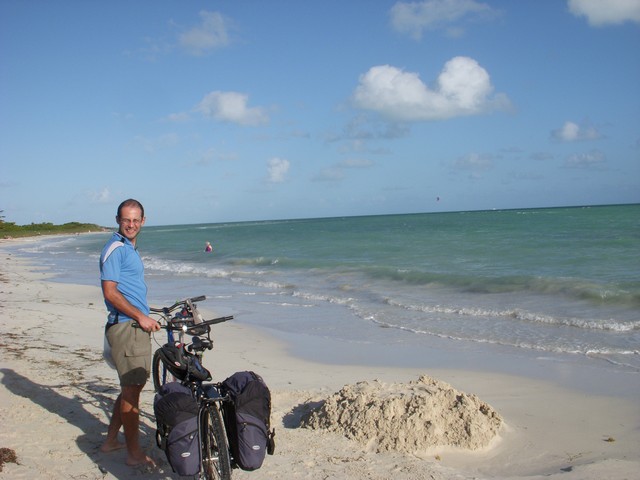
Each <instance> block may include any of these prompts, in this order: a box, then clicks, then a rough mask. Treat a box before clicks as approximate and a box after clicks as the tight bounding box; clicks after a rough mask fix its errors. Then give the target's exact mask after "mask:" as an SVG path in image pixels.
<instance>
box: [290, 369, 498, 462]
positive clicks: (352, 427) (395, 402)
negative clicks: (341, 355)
mask: <svg viewBox="0 0 640 480" xmlns="http://www.w3.org/2000/svg"><path fill="white" fill-rule="evenodd" d="M301 425H302V426H303V427H306V428H314V429H326V430H329V431H332V432H338V433H341V434H343V435H344V436H346V437H347V438H350V439H354V440H358V441H359V442H361V443H364V444H365V445H366V446H367V448H369V449H372V450H375V451H376V452H384V451H398V452H408V453H420V452H424V451H425V450H427V449H428V448H431V447H442V446H453V447H459V448H465V449H470V450H477V449H479V448H483V447H486V446H488V445H489V442H490V441H491V440H492V439H493V438H494V437H495V436H496V435H497V433H498V430H499V429H500V426H501V425H502V418H501V417H500V415H498V413H497V412H496V411H495V410H494V409H493V408H491V407H490V406H489V405H487V404H486V403H484V402H482V401H480V400H479V399H478V397H476V396H475V395H468V394H466V393H462V392H459V391H458V390H456V389H454V388H453V387H451V386H450V385H448V384H447V383H444V382H441V381H439V380H436V379H434V378H431V377H428V376H426V375H424V376H421V377H420V378H419V379H418V380H417V381H411V382H409V383H391V384H385V383H382V382H379V381H378V380H375V381H373V382H359V383H357V384H355V385H347V386H345V387H344V388H342V390H340V391H339V392H337V393H334V394H333V395H332V396H330V397H329V398H328V399H326V400H325V402H324V403H323V404H322V405H321V406H319V407H318V408H316V409H315V410H312V411H311V412H310V413H308V414H306V415H305V416H304V417H303V418H302V422H301Z"/></svg>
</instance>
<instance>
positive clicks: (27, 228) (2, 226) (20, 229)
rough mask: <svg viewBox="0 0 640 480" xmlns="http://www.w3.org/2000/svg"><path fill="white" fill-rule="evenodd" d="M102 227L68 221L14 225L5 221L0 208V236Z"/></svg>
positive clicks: (64, 231)
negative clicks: (56, 223) (58, 223)
mask: <svg viewBox="0 0 640 480" xmlns="http://www.w3.org/2000/svg"><path fill="white" fill-rule="evenodd" d="M102 230H104V228H103V227H101V226H99V225H95V224H93V223H79V222H69V223H65V224H63V225H54V224H53V223H32V224H31V225H16V224H15V223H13V222H5V221H4V215H2V210H0V238H16V237H33V236H36V235H57V234H66V235H69V234H73V233H87V232H100V231H102Z"/></svg>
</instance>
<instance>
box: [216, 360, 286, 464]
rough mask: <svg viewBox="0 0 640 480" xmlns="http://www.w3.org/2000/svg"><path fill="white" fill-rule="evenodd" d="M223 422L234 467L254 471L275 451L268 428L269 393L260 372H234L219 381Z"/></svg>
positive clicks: (269, 420)
mask: <svg viewBox="0 0 640 480" xmlns="http://www.w3.org/2000/svg"><path fill="white" fill-rule="evenodd" d="M220 385H221V390H222V394H223V395H229V399H230V401H227V402H223V417H224V424H225V428H226V430H227V438H228V440H229V448H230V450H231V455H232V457H233V463H234V465H233V466H234V467H240V468H241V469H242V470H256V469H258V468H260V467H261V466H262V462H263V461H264V457H265V454H266V453H268V454H269V455H273V452H274V450H275V442H274V439H273V437H274V436H275V429H274V430H273V431H270V428H271V424H270V422H271V419H270V417H271V392H269V388H267V385H266V384H265V383H264V380H262V377H260V375H258V374H256V373H254V372H236V373H234V374H233V375H231V376H230V377H229V378H227V379H226V380H225V381H224V382H222V383H221V384H220Z"/></svg>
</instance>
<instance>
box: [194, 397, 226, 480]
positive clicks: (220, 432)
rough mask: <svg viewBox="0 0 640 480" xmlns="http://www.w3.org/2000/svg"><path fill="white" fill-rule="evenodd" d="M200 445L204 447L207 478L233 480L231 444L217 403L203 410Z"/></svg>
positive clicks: (203, 453) (203, 468)
mask: <svg viewBox="0 0 640 480" xmlns="http://www.w3.org/2000/svg"><path fill="white" fill-rule="evenodd" d="M201 421H202V424H201V427H200V431H201V435H200V445H201V449H202V474H204V478H205V479H207V480H231V459H230V456H229V444H228V443H227V437H226V433H225V429H224V423H223V421H222V415H221V414H220V409H219V408H218V406H217V405H207V406H205V407H204V408H203V410H202V416H201Z"/></svg>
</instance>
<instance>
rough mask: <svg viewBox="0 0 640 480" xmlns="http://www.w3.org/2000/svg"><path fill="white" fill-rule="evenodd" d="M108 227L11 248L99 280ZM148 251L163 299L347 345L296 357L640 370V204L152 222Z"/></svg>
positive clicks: (142, 241)
mask: <svg viewBox="0 0 640 480" xmlns="http://www.w3.org/2000/svg"><path fill="white" fill-rule="evenodd" d="M109 236H110V234H108V233H104V234H103V233H100V234H92V235H78V236H68V237H44V238H42V239H40V240H39V241H37V242H36V243H29V244H23V245H19V246H18V245H16V246H13V247H10V248H13V250H14V252H15V253H16V254H18V255H22V256H27V257H30V258H31V259H32V260H33V261H34V263H36V264H39V265H41V266H42V268H43V269H46V270H48V271H51V272H53V273H54V274H55V280H56V281H62V282H68V283H82V284H91V285H99V274H98V258H99V254H100V250H101V248H102V245H103V244H104V242H105V241H106V240H107V238H108V237H109ZM207 241H209V242H211V243H212V245H213V249H214V250H213V252H212V253H205V252H204V247H205V243H206V242H207ZM138 248H139V251H140V253H141V255H142V257H143V259H144V263H145V272H146V279H147V284H148V286H149V299H150V303H151V304H152V305H153V306H162V305H166V304H170V303H172V302H173V301H174V300H177V299H180V298H185V297H188V296H196V295H206V296H207V297H208V300H207V301H206V302H204V303H203V304H202V307H203V308H205V309H211V310H214V311H216V312H217V313H220V314H224V315H229V314H231V315H234V316H235V319H236V320H235V321H238V322H243V323H246V324H249V325H251V326H256V327H259V328H261V329H264V330H266V331H269V332H270V333H272V334H274V335H275V336H279V337H281V338H283V339H292V338H294V337H296V338H302V337H304V338H305V339H306V342H303V345H307V346H309V345H313V344H314V340H317V342H316V343H317V344H318V345H328V344H331V343H330V342H329V343H327V341H333V342H334V344H335V342H336V341H337V342H339V343H338V344H340V345H342V346H343V347H342V348H340V349H337V351H330V352H327V351H324V352H323V351H322V350H321V348H322V347H318V349H316V350H314V349H313V348H308V347H307V348H302V350H303V351H300V352H298V353H299V354H301V355H305V354H307V355H309V356H312V357H313V356H314V355H315V356H316V357H321V356H323V355H324V360H325V361H336V362H338V361H345V359H346V360H349V359H351V360H352V361H357V359H354V358H353V354H350V353H349V352H353V351H357V350H358V348H365V347H366V348H368V349H369V350H371V349H379V350H380V351H381V352H382V351H383V350H384V349H385V348H387V347H388V348H392V349H393V351H394V352H400V354H399V355H396V357H402V356H403V355H402V352H403V351H404V350H405V349H406V351H407V352H409V351H411V352H413V354H414V356H415V352H420V351H423V350H424V351H426V350H427V349H440V351H442V352H446V355H443V358H449V359H451V358H456V356H457V353H456V352H458V353H461V354H462V353H463V352H466V353H469V352H474V351H481V350H486V349H490V350H491V351H492V352H499V353H501V354H504V355H507V356H506V357H505V358H507V362H506V363H509V361H508V359H509V358H517V357H522V356H526V357H534V358H548V359H550V360H553V361H556V362H560V363H561V362H581V363H583V364H585V363H586V364H588V365H598V366H602V367H603V368H610V369H613V370H619V371H625V372H636V373H637V372H640V205H621V206H594V207H572V208H547V209H522V210H498V211H472V212H455V213H428V214H409V215H381V216H364V217H340V218H322V219H300V220H277V221H256V222H238V223H213V224H201V225H173V226H150V227H143V231H142V233H141V234H140V236H139V239H138ZM305 350H306V351H305ZM350 355H351V356H350ZM463 356H464V355H463ZM466 358H467V359H468V358H472V357H469V356H468V355H467V357H466ZM381 359H382V360H381V362H383V363H384V362H390V361H393V362H394V363H396V364H402V358H395V359H394V360H390V356H389V355H381Z"/></svg>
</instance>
